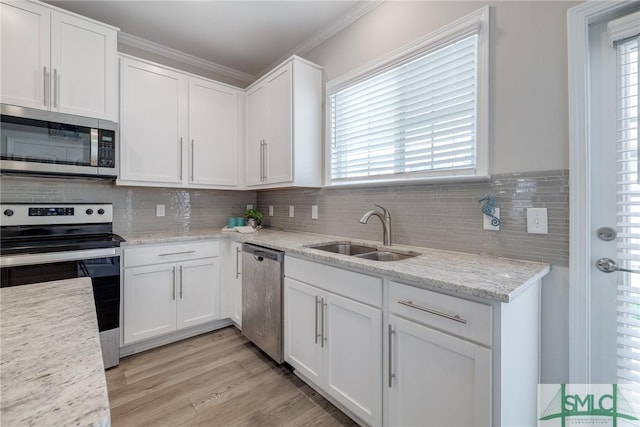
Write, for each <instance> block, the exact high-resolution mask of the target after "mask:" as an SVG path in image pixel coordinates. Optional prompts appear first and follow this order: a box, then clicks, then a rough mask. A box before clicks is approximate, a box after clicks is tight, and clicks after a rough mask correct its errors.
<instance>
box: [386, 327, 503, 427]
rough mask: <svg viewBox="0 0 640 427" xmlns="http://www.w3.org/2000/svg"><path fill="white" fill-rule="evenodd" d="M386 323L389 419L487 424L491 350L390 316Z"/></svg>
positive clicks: (412, 422)
mask: <svg viewBox="0 0 640 427" xmlns="http://www.w3.org/2000/svg"><path fill="white" fill-rule="evenodd" d="M389 322H390V325H391V328H392V331H393V333H392V334H390V345H391V350H392V351H391V352H390V353H389V354H390V361H389V368H388V369H391V374H392V375H393V382H392V386H391V388H390V389H389V402H388V405H389V407H388V409H389V411H388V412H389V420H388V424H389V425H397V426H401V425H402V426H409V425H421V426H488V425H491V351H490V350H489V349H486V348H484V347H480V346H478V345H476V344H472V343H470V342H468V341H464V340H461V339H459V338H455V337H453V336H451V335H448V334H444V333H442V332H438V331H435V330H433V329H430V328H428V327H425V326H422V325H419V324H417V323H414V322H410V321H407V320H404V319H401V318H399V317H396V316H394V315H391V316H389ZM387 375H389V372H388V371H387ZM387 378H388V377H387ZM385 384H386V383H385ZM387 385H388V384H387Z"/></svg>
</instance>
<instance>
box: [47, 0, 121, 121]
mask: <svg viewBox="0 0 640 427" xmlns="http://www.w3.org/2000/svg"><path fill="white" fill-rule="evenodd" d="M116 43H117V33H116V31H115V30H113V29H110V28H106V27H104V26H102V25H98V24H95V23H93V22H89V21H86V20H84V19H81V18H78V17H76V16H71V15H67V14H64V13H60V12H52V15H51V68H52V69H53V70H52V80H51V82H52V88H53V89H52V95H51V96H52V103H51V108H52V110H55V111H60V112H63V113H68V114H75V115H79V116H88V117H96V118H99V119H105V120H112V121H117V97H118V89H117V80H116V79H117V77H116V76H117V67H118V62H117V57H116V54H117V48H116Z"/></svg>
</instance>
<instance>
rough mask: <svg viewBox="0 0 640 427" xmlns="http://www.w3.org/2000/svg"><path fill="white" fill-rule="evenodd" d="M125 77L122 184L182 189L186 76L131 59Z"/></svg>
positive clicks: (124, 60)
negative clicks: (124, 182)
mask: <svg viewBox="0 0 640 427" xmlns="http://www.w3.org/2000/svg"><path fill="white" fill-rule="evenodd" d="M120 75H121V83H120V88H121V92H120V153H121V156H120V180H123V181H139V182H154V183H164V184H178V185H181V184H182V178H183V169H184V168H183V165H184V163H185V162H184V158H183V157H184V156H183V148H184V144H185V143H186V141H185V140H184V138H185V136H186V134H187V122H186V115H185V114H184V110H185V109H186V106H187V78H186V76H183V75H182V74H180V73H177V72H174V71H171V70H168V69H166V68H162V67H157V66H155V65H151V64H148V63H145V62H141V61H136V60H132V59H128V58H122V59H121V63H120Z"/></svg>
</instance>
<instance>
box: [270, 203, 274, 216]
mask: <svg viewBox="0 0 640 427" xmlns="http://www.w3.org/2000/svg"><path fill="white" fill-rule="evenodd" d="M269 216H273V206H271V205H269Z"/></svg>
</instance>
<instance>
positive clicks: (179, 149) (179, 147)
mask: <svg viewBox="0 0 640 427" xmlns="http://www.w3.org/2000/svg"><path fill="white" fill-rule="evenodd" d="M178 154H180V155H179V156H178V170H179V171H180V180H181V181H182V137H180V144H179V146H178Z"/></svg>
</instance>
